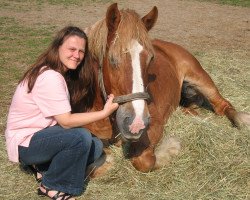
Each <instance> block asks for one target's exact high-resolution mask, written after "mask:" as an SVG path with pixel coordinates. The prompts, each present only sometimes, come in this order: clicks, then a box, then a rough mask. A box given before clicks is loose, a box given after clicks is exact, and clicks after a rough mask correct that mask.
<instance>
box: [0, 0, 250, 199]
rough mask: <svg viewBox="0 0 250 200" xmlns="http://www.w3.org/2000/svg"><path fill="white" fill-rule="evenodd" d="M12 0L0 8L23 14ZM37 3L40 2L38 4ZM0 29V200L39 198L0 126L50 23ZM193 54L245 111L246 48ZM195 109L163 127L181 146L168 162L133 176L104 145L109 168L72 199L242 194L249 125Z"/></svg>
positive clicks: (2, 24) (2, 21)
mask: <svg viewBox="0 0 250 200" xmlns="http://www.w3.org/2000/svg"><path fill="white" fill-rule="evenodd" d="M13 2H17V4H11V3H9V1H8V3H6V4H4V3H3V2H1V3H0V6H2V5H4V6H6V7H5V8H6V9H10V8H11V9H21V10H22V11H23V12H25V11H26V9H27V8H25V2H28V1H19V2H18V1H13ZM23 2H24V3H23ZM40 2H41V3H40V4H41V6H43V5H44V2H45V1H40ZM46 2H47V1H46ZM54 2H55V4H57V3H58V4H60V3H62V2H63V1H60V2H59V0H58V1H54ZM74 2H76V1H74ZM77 2H79V1H77ZM29 8H32V6H30V7H29ZM33 9H34V8H33ZM35 9H39V6H35ZM35 9H34V10H35ZM0 29H1V32H0V54H1V56H0V105H1V106H0V109H1V110H0V131H1V135H0V163H1V165H0V185H1V187H0V199H5V200H12V199H32V200H33V199H44V198H39V197H38V196H37V194H36V188H37V183H36V181H35V179H34V177H33V176H32V175H31V174H26V173H23V172H22V171H21V170H20V169H19V166H18V165H14V164H12V163H10V162H9V161H8V159H7V154H6V150H5V139H4V130H5V125H6V118H7V111H8V107H9V104H10V101H11V98H12V95H13V92H14V90H15V87H16V85H17V82H18V80H19V78H20V77H21V76H22V74H23V72H24V71H25V70H26V68H27V67H28V66H29V65H30V64H31V63H33V62H34V61H35V59H36V57H37V56H38V55H39V54H40V53H41V52H42V51H43V50H44V49H45V48H46V47H47V45H48V44H49V42H50V41H51V38H52V36H53V34H54V32H55V30H56V29H57V27H56V26H55V25H53V26H52V25H49V24H43V26H39V25H35V26H33V27H27V26H24V25H22V24H20V23H19V22H18V21H16V19H14V18H11V17H0ZM195 55H196V57H197V58H198V59H199V60H200V62H201V63H202V65H203V66H204V68H205V69H206V70H207V71H208V72H209V74H210V75H211V76H212V78H213V80H214V81H215V83H216V84H217V86H218V87H219V89H220V91H221V93H222V94H223V96H225V97H226V98H227V99H229V100H230V101H231V102H232V103H233V105H235V107H236V108H237V109H238V110H243V111H247V112H250V108H249V105H250V84H249V77H250V68H249V67H250V59H249V56H248V55H247V53H246V52H245V51H244V50H239V51H237V52H235V51H231V50H228V51H219V50H217V51H214V50H211V49H208V50H207V51H206V52H200V51H199V50H197V52H195ZM199 113H200V116H199V117H192V116H187V115H184V114H183V113H182V112H181V111H180V110H179V109H178V110H177V111H176V112H174V115H173V116H172V117H171V118H170V120H169V121H168V123H167V124H166V126H165V132H164V133H165V135H166V136H169V135H175V136H177V137H178V138H180V140H181V144H182V151H181V154H180V155H179V156H178V157H177V158H175V159H174V160H173V162H172V163H171V165H170V166H167V167H164V168H162V169H160V170H157V171H154V172H150V173H140V172H138V171H136V170H135V169H134V168H133V166H132V165H131V163H130V162H129V160H126V159H124V157H123V155H122V150H121V149H120V148H117V147H111V151H112V153H113V155H114V158H115V166H114V167H113V168H112V170H111V171H110V172H109V173H108V174H106V175H105V176H104V177H102V178H99V179H95V180H92V181H90V182H89V184H88V185H87V187H86V191H85V192H84V193H83V194H82V195H81V196H80V197H79V198H78V199H84V200H96V199H100V200H117V199H120V200H131V199H137V200H151V199H156V200H165V199H170V200H183V199H186V200H247V199H249V197H250V192H249V191H250V149H249V146H250V134H249V129H248V128H247V127H243V128H242V129H240V130H238V129H236V128H233V127H232V126H231V124H230V123H229V121H228V120H227V119H225V118H224V117H219V116H215V115H214V114H213V113H211V112H208V111H204V110H199Z"/></svg>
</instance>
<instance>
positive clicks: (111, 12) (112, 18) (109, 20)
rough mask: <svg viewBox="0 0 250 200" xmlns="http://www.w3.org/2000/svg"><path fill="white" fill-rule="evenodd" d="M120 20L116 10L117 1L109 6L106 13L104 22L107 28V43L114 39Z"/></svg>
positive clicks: (118, 12)
mask: <svg viewBox="0 0 250 200" xmlns="http://www.w3.org/2000/svg"><path fill="white" fill-rule="evenodd" d="M120 21H121V14H120V11H119V10H118V6H117V3H114V4H112V5H111V6H109V8H108V10H107V13H106V24H107V28H108V38H107V39H108V44H110V42H111V41H112V40H113V39H114V36H115V32H116V30H117V28H118V25H119V23H120Z"/></svg>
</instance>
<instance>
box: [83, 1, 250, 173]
mask: <svg viewBox="0 0 250 200" xmlns="http://www.w3.org/2000/svg"><path fill="white" fill-rule="evenodd" d="M157 17H158V10H157V7H153V9H152V10H151V11H150V12H149V13H148V14H147V15H145V16H144V17H142V18H140V17H139V15H138V14H137V13H136V12H135V11H133V10H119V9H118V7H117V4H116V3H115V4H112V5H111V6H110V7H109V8H108V9H107V13H106V17H105V18H104V19H103V20H100V21H98V22H96V23H95V24H94V25H93V26H91V27H89V28H87V29H86V32H87V34H88V37H89V52H90V57H91V59H90V63H91V64H92V65H93V66H94V70H95V72H96V75H97V76H98V79H96V81H97V82H98V85H99V86H100V87H98V88H97V96H96V100H95V103H94V107H93V110H100V109H102V108H103V105H104V102H105V99H106V95H107V94H110V93H112V94H114V95H115V96H116V97H118V99H116V101H118V102H119V103H120V106H119V108H118V110H117V112H116V113H115V115H112V116H111V117H110V118H107V119H105V120H101V121H98V122H96V123H93V124H90V125H88V126H87V128H89V129H90V130H91V131H92V132H93V133H94V134H96V135H97V136H98V137H100V138H101V139H109V140H110V141H114V140H115V139H116V136H117V134H118V133H119V136H121V138H122V139H123V141H127V142H128V141H129V142H130V145H129V149H128V155H129V158H130V159H131V162H132V164H133V166H134V167H135V168H136V169H137V170H139V171H142V172H148V171H150V170H154V169H156V168H159V167H161V166H163V165H165V164H166V163H168V162H169V158H171V157H172V156H174V155H176V154H177V153H178V152H179V150H180V143H179V142H178V140H176V139H175V138H165V137H163V130H164V124H165V123H166V122H167V120H168V118H169V117H170V115H171V113H172V112H173V111H175V110H176V108H177V107H178V106H179V105H180V102H182V104H183V105H190V104H193V103H197V104H199V105H201V106H202V105H204V104H205V103H206V102H207V103H208V105H209V106H210V107H211V109H212V110H213V111H214V112H215V113H216V114H218V115H225V116H226V117H227V118H228V119H229V120H230V121H231V122H232V123H233V124H234V125H235V126H239V125H240V124H242V123H243V124H248V125H249V124H250V117H249V116H250V115H249V114H247V113H242V112H237V111H236V110H235V109H234V107H233V106H232V105H231V104H230V102H228V101H227V100H225V99H224V98H223V97H222V96H221V94H220V93H219V91H218V89H217V88H216V86H215V84H214V82H213V81H212V79H211V78H210V77H209V75H208V74H207V73H206V71H205V70H204V69H203V68H202V67H201V65H200V63H199V62H198V61H197V60H196V58H194V56H193V55H191V54H190V53H189V52H188V51H186V50H185V49H183V48H182V47H181V46H178V45H176V44H173V43H170V42H166V41H162V40H159V39H154V40H151V39H150V38H149V35H148V31H149V30H150V29H151V28H152V27H153V26H154V24H155V22H156V20H157ZM117 138H119V137H117Z"/></svg>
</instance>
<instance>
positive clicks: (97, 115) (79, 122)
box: [54, 94, 118, 128]
mask: <svg viewBox="0 0 250 200" xmlns="http://www.w3.org/2000/svg"><path fill="white" fill-rule="evenodd" d="M113 99H114V95H112V94H111V95H109V97H108V100H107V102H106V104H105V105H104V108H103V110H100V111H95V112H85V113H73V114H72V113H70V112H68V113H63V114H60V115H56V116H54V117H55V119H56V121H57V123H58V124H59V125H60V126H62V127H63V128H73V127H79V126H83V125H86V124H90V123H92V122H95V121H98V120H101V119H104V118H106V117H108V116H109V115H110V114H111V113H113V112H114V111H115V110H116V109H117V108H118V104H117V103H113Z"/></svg>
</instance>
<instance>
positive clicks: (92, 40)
mask: <svg viewBox="0 0 250 200" xmlns="http://www.w3.org/2000/svg"><path fill="white" fill-rule="evenodd" d="M120 13H121V21H120V24H119V26H118V29H117V31H116V33H115V38H114V40H113V41H112V44H111V46H110V48H109V55H108V56H109V58H112V60H116V62H118V63H119V62H120V60H121V58H122V54H124V53H126V52H127V51H128V48H129V44H130V42H131V40H132V39H135V40H137V41H138V42H139V43H140V44H141V45H143V47H144V49H147V50H148V51H149V52H150V53H151V54H153V47H152V44H151V39H150V38H149V35H148V32H147V30H146V28H145V26H144V24H143V22H142V21H141V19H140V16H139V15H138V14H137V13H136V12H134V11H133V10H129V9H127V10H121V11H120ZM107 35H108V29H107V26H106V21H105V19H103V20H100V21H98V22H96V23H95V24H94V25H93V26H92V27H90V28H89V29H88V38H89V52H90V55H91V56H93V57H94V58H96V59H98V60H99V62H102V58H103V57H104V55H105V53H106V45H107Z"/></svg>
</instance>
